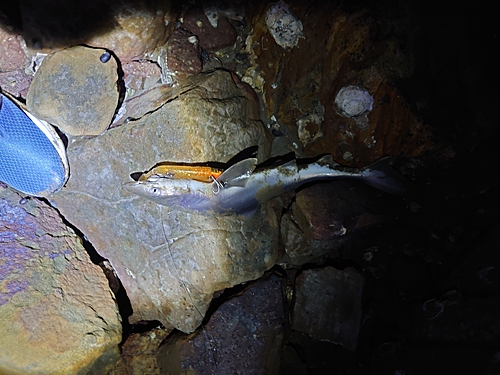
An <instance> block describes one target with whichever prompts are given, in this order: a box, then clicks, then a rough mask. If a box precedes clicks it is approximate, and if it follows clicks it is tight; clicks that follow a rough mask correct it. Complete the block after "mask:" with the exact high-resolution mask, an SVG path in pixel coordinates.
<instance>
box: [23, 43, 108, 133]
mask: <svg viewBox="0 0 500 375" xmlns="http://www.w3.org/2000/svg"><path fill="white" fill-rule="evenodd" d="M103 53H106V51H105V50H102V49H94V48H87V47H80V46H78V47H72V48H68V49H66V50H62V51H58V52H55V53H54V54H52V55H48V56H47V57H45V59H44V60H43V63H42V65H41V66H40V68H39V69H38V71H37V73H36V75H35V78H34V79H33V82H32V84H31V86H30V89H29V91H28V96H27V98H26V104H27V106H28V110H29V111H30V112H31V113H33V114H34V115H35V116H37V117H39V118H41V119H43V120H46V121H47V122H49V123H51V124H53V125H55V126H57V127H58V128H59V129H60V130H62V131H63V132H65V133H67V134H70V135H99V134H101V133H103V132H104V131H105V130H106V129H107V128H108V126H109V125H110V124H111V120H112V119H113V115H114V113H115V110H116V107H117V104H118V87H117V80H118V75H117V62H116V60H115V59H114V58H111V59H110V60H109V61H107V62H104V63H103V62H102V61H101V56H102V55H103Z"/></svg>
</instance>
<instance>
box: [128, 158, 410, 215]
mask: <svg viewBox="0 0 500 375" xmlns="http://www.w3.org/2000/svg"><path fill="white" fill-rule="evenodd" d="M392 161H393V159H392V158H391V157H386V158H382V159H380V160H378V161H376V162H375V163H373V164H372V165H370V166H368V167H364V168H351V167H345V166H342V165H340V164H338V163H337V162H335V161H334V159H333V157H332V155H325V156H323V157H321V158H319V159H318V160H317V161H315V162H312V163H297V160H296V159H293V160H291V161H288V162H286V163H283V164H281V165H278V166H274V167H267V168H260V169H259V168H257V159H256V158H248V159H244V160H242V161H240V162H237V163H235V164H234V165H232V166H230V167H229V168H228V169H226V170H224V171H223V172H222V173H221V174H220V175H219V176H218V177H217V178H214V177H212V181H211V182H206V181H200V180H196V179H190V178H175V177H172V176H171V175H169V174H168V173H167V174H163V175H162V174H151V175H149V177H148V178H147V179H142V180H138V181H132V182H127V183H125V184H124V188H125V189H126V190H128V191H130V192H132V193H134V194H136V195H139V196H141V197H144V198H147V199H149V200H151V201H153V202H156V203H157V204H160V205H163V206H168V207H171V208H176V209H179V210H182V211H195V212H198V213H201V214H206V215H210V214H222V215H230V214H236V215H243V216H246V217H249V216H251V215H252V214H253V213H254V212H255V211H256V210H257V208H258V207H259V206H260V205H261V204H262V203H264V202H267V201H269V200H271V199H273V198H276V197H278V196H280V195H281V194H283V193H286V192H290V191H294V190H297V189H298V188H300V187H301V186H303V185H305V184H308V183H311V182H315V181H324V180H334V179H344V178H353V179H359V180H361V181H363V182H365V183H366V184H368V185H370V186H373V187H375V188H377V189H379V190H381V191H384V192H387V193H390V194H393V195H396V196H404V197H405V196H406V197H408V196H411V195H413V193H414V187H413V185H412V184H411V183H410V182H409V181H408V180H406V179H405V178H404V177H403V176H401V175H400V174H399V173H397V172H396V171H395V170H394V169H392V167H391V165H392Z"/></svg>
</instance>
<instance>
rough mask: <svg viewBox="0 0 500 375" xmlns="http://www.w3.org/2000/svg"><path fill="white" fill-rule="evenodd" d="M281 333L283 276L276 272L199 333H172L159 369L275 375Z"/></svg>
mask: <svg viewBox="0 0 500 375" xmlns="http://www.w3.org/2000/svg"><path fill="white" fill-rule="evenodd" d="M283 336H284V329H283V281H282V279H280V278H279V277H277V276H274V275H272V276H271V277H269V278H268V279H267V280H266V279H264V280H260V281H257V282H256V283H255V284H253V285H251V286H250V287H248V288H247V289H245V291H244V292H243V293H241V295H238V296H235V297H233V298H232V299H230V300H229V301H227V302H225V303H224V304H222V305H221V306H220V307H219V308H218V309H217V311H215V312H214V313H213V314H212V316H211V317H210V320H209V321H208V323H207V324H206V325H205V326H204V327H203V328H202V330H201V331H200V332H197V333H196V334H194V335H190V336H185V335H178V336H174V337H171V338H170V339H169V340H168V341H167V342H166V343H165V344H164V345H162V346H161V347H160V350H159V352H158V364H159V366H160V373H161V374H162V375H179V374H186V373H189V374H193V375H195V374H199V375H202V374H203V375H205V374H206V375H208V374H214V375H216V374H242V375H243V374H244V375H258V374H277V373H278V369H279V366H280V356H281V354H280V353H281V347H282V343H283Z"/></svg>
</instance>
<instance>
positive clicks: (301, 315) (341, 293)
mask: <svg viewBox="0 0 500 375" xmlns="http://www.w3.org/2000/svg"><path fill="white" fill-rule="evenodd" d="M363 285H364V277H363V276H362V275H360V274H359V273H358V272H357V271H356V270H355V269H354V268H352V267H349V268H346V269H344V270H337V269H335V268H333V267H325V268H323V269H311V270H305V271H303V272H302V273H301V274H300V275H299V276H298V277H297V279H296V299H295V305H294V307H293V312H292V328H293V329H295V330H297V331H301V332H304V333H307V334H308V335H309V336H311V337H314V338H316V339H319V340H325V341H330V342H333V343H336V344H340V345H342V346H344V347H345V348H347V349H349V350H355V349H356V346H357V341H358V335H359V330H360V326H361V296H362V293H363Z"/></svg>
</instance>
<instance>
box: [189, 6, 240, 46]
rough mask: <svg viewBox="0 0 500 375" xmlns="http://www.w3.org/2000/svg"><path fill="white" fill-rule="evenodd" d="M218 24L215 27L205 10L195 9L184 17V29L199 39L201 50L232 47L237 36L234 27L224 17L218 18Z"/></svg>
mask: <svg viewBox="0 0 500 375" xmlns="http://www.w3.org/2000/svg"><path fill="white" fill-rule="evenodd" d="M216 22H217V25H216V26H213V25H212V23H211V22H210V21H209V20H208V18H207V15H206V14H205V12H204V11H203V8H201V7H193V8H191V9H190V10H189V11H188V12H187V13H186V15H185V16H184V22H183V27H184V28H186V30H189V31H191V32H192V33H193V34H194V35H196V36H197V37H198V38H199V40H200V46H201V48H203V49H204V50H206V51H216V50H219V49H221V48H224V47H229V46H232V45H233V44H234V42H236V36H237V33H236V30H235V29H234V27H233V25H231V23H230V22H229V21H228V20H227V18H226V17H223V16H218V18H217V21H216Z"/></svg>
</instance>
